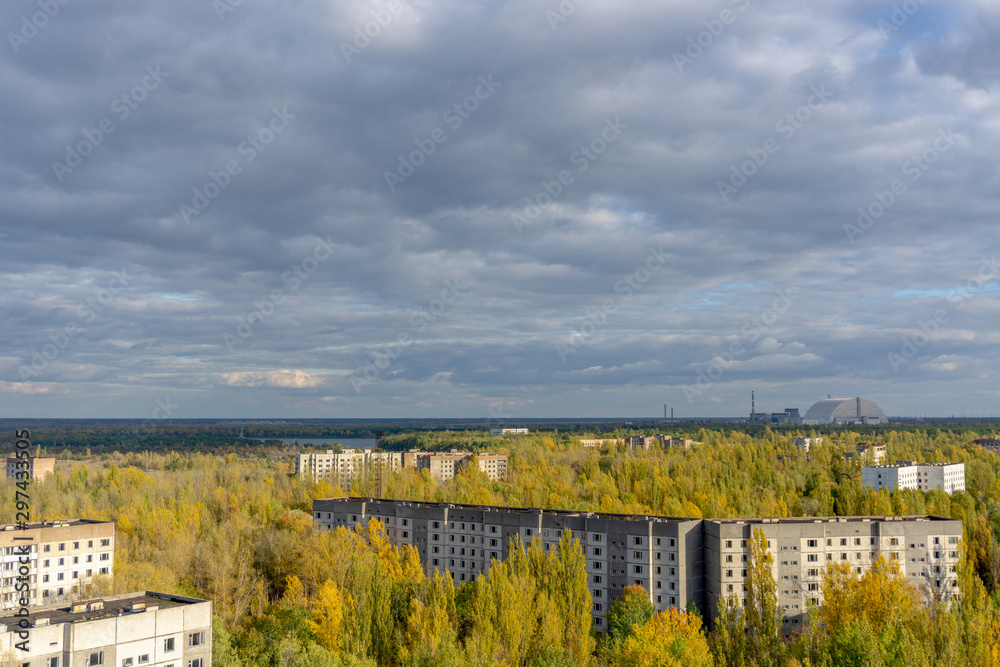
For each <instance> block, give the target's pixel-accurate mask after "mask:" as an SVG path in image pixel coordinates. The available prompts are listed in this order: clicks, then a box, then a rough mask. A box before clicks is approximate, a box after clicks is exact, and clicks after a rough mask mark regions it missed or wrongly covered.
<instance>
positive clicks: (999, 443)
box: [972, 438, 1000, 454]
mask: <svg viewBox="0 0 1000 667" xmlns="http://www.w3.org/2000/svg"><path fill="white" fill-rule="evenodd" d="M972 442H974V443H975V444H977V445H979V446H980V447H982V448H983V449H986V450H988V451H991V452H993V453H994V454H1000V439H998V438H980V439H979V440H973V441H972Z"/></svg>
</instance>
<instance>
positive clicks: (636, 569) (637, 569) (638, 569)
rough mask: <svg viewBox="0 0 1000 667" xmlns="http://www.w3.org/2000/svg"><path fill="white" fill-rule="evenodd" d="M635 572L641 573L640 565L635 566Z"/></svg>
mask: <svg viewBox="0 0 1000 667" xmlns="http://www.w3.org/2000/svg"><path fill="white" fill-rule="evenodd" d="M635 574H642V565H636V566H635Z"/></svg>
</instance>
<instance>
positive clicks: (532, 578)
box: [0, 427, 1000, 667]
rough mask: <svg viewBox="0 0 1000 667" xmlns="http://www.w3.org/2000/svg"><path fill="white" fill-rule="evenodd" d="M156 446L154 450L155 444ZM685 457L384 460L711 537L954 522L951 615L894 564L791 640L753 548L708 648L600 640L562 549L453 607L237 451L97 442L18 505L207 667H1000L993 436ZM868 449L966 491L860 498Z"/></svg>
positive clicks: (686, 642)
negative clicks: (869, 521)
mask: <svg viewBox="0 0 1000 667" xmlns="http://www.w3.org/2000/svg"><path fill="white" fill-rule="evenodd" d="M159 428H161V427H151V428H150V429H149V433H147V434H146V436H147V437H148V438H153V439H155V438H157V437H160V436H161V435H163V434H161V433H159V432H158V429H159ZM163 428H166V427H163ZM619 432H620V433H621V434H623V435H625V434H628V432H627V431H625V430H621V431H619ZM673 433H674V434H685V433H679V432H676V431H674V432H673ZM580 435H583V434H582V433H581V434H580ZM686 435H688V436H689V437H693V438H694V439H696V440H698V441H700V442H701V443H702V444H701V445H696V446H694V447H692V448H691V449H689V450H668V451H663V450H661V449H659V448H658V447H657V446H654V447H653V448H651V449H650V450H649V451H638V452H632V451H629V450H627V449H626V448H624V447H613V448H611V449H610V450H607V451H598V450H595V449H585V448H583V447H581V446H580V445H579V440H578V435H577V434H574V433H568V432H555V431H549V432H543V433H538V434H534V435H532V436H529V437H517V438H506V439H501V438H490V437H489V436H488V435H485V434H484V433H482V432H472V431H467V432H454V431H446V432H432V433H419V434H415V435H406V434H398V435H393V436H390V437H389V439H390V440H393V439H396V440H397V442H399V444H400V446H402V447H406V448H409V447H410V446H413V445H415V444H417V443H420V444H421V445H423V446H426V447H428V448H432V449H441V448H452V447H454V448H469V449H475V450H477V451H494V452H503V453H507V454H508V456H509V463H508V475H507V478H506V479H505V480H504V481H501V482H490V481H489V480H488V479H487V478H486V477H485V476H484V475H483V474H481V473H480V472H478V471H477V470H473V469H466V470H465V471H463V472H462V473H461V474H459V475H458V476H457V477H456V478H455V479H453V480H449V481H447V482H438V481H435V480H434V479H433V478H431V477H430V476H429V475H427V473H426V472H421V473H418V472H416V471H414V470H412V469H404V470H402V471H400V472H398V473H394V474H392V475H390V476H389V477H388V479H387V481H386V482H385V486H384V488H383V489H382V492H381V494H380V495H382V496H385V497H389V498H399V499H412V500H430V501H450V502H461V503H476V504H498V505H512V506H534V507H548V508H553V509H581V510H583V509H585V510H592V511H605V512H624V513H634V514H657V515H670V516H687V517H706V518H711V517H735V516H745V517H760V516H821V515H858V514H861V515H885V514H934V515H939V516H945V517H952V518H956V519H960V520H962V522H963V524H964V527H965V538H964V539H963V543H962V563H961V567H960V573H959V577H960V582H961V591H962V592H961V596H960V598H959V599H958V600H957V601H956V602H955V603H953V604H950V605H949V604H946V603H945V601H941V600H933V599H927V598H926V597H925V596H923V595H922V594H921V593H920V592H919V591H917V590H916V589H914V588H912V587H911V586H909V585H907V584H906V583H905V581H903V579H902V577H901V576H900V573H899V572H898V570H896V569H894V567H893V564H892V563H878V564H876V566H875V567H873V568H872V569H871V570H870V571H869V572H866V573H865V575H864V576H862V577H856V576H854V575H853V574H851V573H849V572H842V571H838V570H836V569H835V568H834V569H831V570H829V571H828V572H827V575H826V577H825V580H824V584H823V594H824V598H825V600H826V604H825V605H823V607H821V608H819V609H813V610H811V611H810V615H809V619H810V621H809V623H807V624H806V626H805V628H804V629H803V630H802V631H801V633H800V634H798V635H797V636H794V637H791V638H782V637H781V635H780V633H779V629H780V628H781V619H780V612H779V611H778V610H777V608H776V601H775V598H774V593H775V591H774V581H773V578H772V577H771V576H770V572H771V564H770V562H769V558H770V556H769V554H768V552H767V551H766V549H765V548H764V546H763V545H760V544H755V549H754V550H753V551H752V552H751V564H750V571H749V574H748V579H747V587H748V588H747V590H748V592H747V597H748V603H747V605H746V607H740V606H737V605H734V604H728V605H723V606H722V608H721V609H720V610H719V612H720V616H719V619H718V622H717V623H715V624H714V627H712V628H711V630H709V628H708V627H707V625H706V624H705V623H704V622H703V619H701V618H699V616H698V614H697V613H696V612H695V611H694V610H693V609H692V610H691V611H689V612H679V613H678V612H673V613H662V614H654V613H653V610H652V606H651V605H650V604H649V599H648V594H647V593H646V592H645V591H642V590H641V589H640V590H626V592H625V594H624V595H623V596H622V597H621V599H619V600H618V601H616V602H615V603H614V604H613V605H612V608H611V611H610V612H609V616H608V623H609V628H610V630H609V632H608V633H607V634H600V635H597V634H594V633H592V631H591V628H590V611H589V610H590V606H591V600H590V596H589V591H588V588H587V585H586V576H585V573H584V570H583V556H582V553H581V550H580V547H579V544H578V543H576V542H575V541H574V540H573V539H572V537H571V536H569V535H565V536H564V538H563V540H562V542H561V543H560V545H559V548H558V549H557V550H556V551H553V552H549V553H542V552H541V550H540V549H539V548H538V547H537V544H535V543H531V544H527V545H516V548H515V550H514V556H513V557H511V558H510V559H508V561H507V562H505V563H503V564H501V565H498V566H496V567H493V568H492V569H491V570H490V572H489V574H488V576H484V577H480V578H479V579H478V580H477V581H475V582H471V583H469V584H464V585H461V586H455V585H454V584H453V583H452V582H451V579H450V578H449V577H441V576H433V577H427V576H426V575H425V574H424V571H423V569H422V568H421V567H420V563H419V558H418V557H417V554H416V553H415V552H414V551H412V550H400V549H396V548H395V547H393V546H391V545H390V544H389V543H388V542H387V541H386V539H385V533H384V530H383V529H382V527H381V526H380V525H378V524H377V522H372V523H371V524H370V525H369V526H367V527H366V528H365V529H362V530H354V531H350V530H346V529H340V530H337V531H320V530H316V529H314V528H313V524H312V519H311V506H312V505H311V504H312V499H313V498H322V497H330V496H335V495H342V494H352V495H364V494H367V493H369V492H371V489H369V488H364V486H363V485H361V484H358V485H357V486H356V487H355V488H352V489H340V488H339V487H338V486H336V485H334V484H331V483H330V482H328V481H324V482H320V483H311V482H307V481H303V480H300V479H298V478H297V477H295V476H294V475H293V474H292V471H293V470H294V462H293V460H292V454H293V453H294V451H295V450H294V448H291V447H284V448H281V447H274V446H268V445H261V444H257V445H250V444H245V443H239V442H233V441H231V444H230V445H229V446H228V451H226V446H225V445H224V444H222V443H221V442H218V443H217V442H214V441H213V442H211V443H207V444H208V445H209V446H207V447H204V448H201V449H199V447H198V446H197V441H198V440H199V438H200V437H201V436H191V440H192V441H194V442H192V443H191V445H190V446H188V447H187V448H181V447H179V446H178V447H177V449H176V450H175V451H143V450H142V449H139V448H138V446H136V447H135V448H133V449H131V450H130V451H121V450H118V449H113V448H111V446H112V445H113V440H114V438H113V437H112V436H110V435H108V434H104V435H102V436H101V437H107V438H109V439H110V440H109V441H102V443H101V444H102V448H101V450H100V451H99V452H97V453H95V451H96V450H95V451H91V452H87V450H86V442H87V440H86V437H80V438H79V440H78V441H74V445H73V446H68V447H66V446H61V445H58V444H56V442H58V441H57V440H53V441H49V443H47V444H45V446H44V447H40V448H39V453H47V454H49V455H56V456H58V457H59V458H60V462H59V466H58V468H57V472H56V474H54V475H52V476H51V477H49V478H48V479H47V480H46V481H44V482H40V483H35V484H33V485H32V486H31V489H30V494H31V501H32V514H33V517H32V518H33V519H34V520H41V519H57V518H71V517H83V518H92V519H106V520H111V521H114V522H115V523H116V526H117V537H116V555H115V558H116V561H115V576H114V578H113V579H111V580H107V581H98V582H95V585H94V589H93V590H89V591H84V592H81V596H87V595H92V594H108V593H111V592H127V591H134V590H140V589H142V590H156V591H164V592H174V593H180V594H187V595H192V596H195V597H204V598H207V599H211V600H213V604H214V612H215V616H216V622H215V633H214V645H213V651H214V664H215V665H217V666H219V667H230V666H241V665H242V666H247V667H249V666H257V665H262V666H263V665H281V666H282V667H292V666H297V665H303V666H304V665H330V666H339V665H365V666H375V665H378V666H382V665H385V666H397V665H398V666H409V665H421V666H423V665H427V666H430V665H455V666H460V665H469V666H472V665H494V664H500V665H509V666H511V667H514V666H518V667H520V666H527V665H532V666H535V667H541V666H544V665H551V666H563V665H565V666H567V667H568V666H569V665H608V666H609V667H612V666H615V665H623V666H624V665H720V666H721V665H780V666H789V667H790V666H793V665H816V666H818V665H831V666H832V665H992V664H998V665H1000V611H998V609H1000V606H998V603H1000V547H998V544H997V538H996V535H997V531H998V529H1000V525H998V523H997V522H998V512H997V508H998V505H1000V483H998V479H997V472H998V466H1000V459H998V458H997V456H996V455H995V454H993V453H991V452H987V451H985V450H984V449H982V448H981V447H978V446H976V445H974V444H973V443H972V440H974V439H975V438H977V437H985V436H990V435H993V434H992V433H990V432H988V431H986V430H984V429H981V430H978V431H977V430H976V429H968V428H955V429H944V430H941V429H931V430H928V429H926V428H894V427H889V428H883V429H881V430H877V431H874V432H871V431H869V432H859V431H854V430H836V431H834V430H829V431H826V432H825V433H824V434H823V437H824V438H825V441H824V444H823V445H821V446H818V447H814V448H813V449H812V451H810V452H809V453H808V454H806V453H804V452H800V451H798V450H797V449H796V448H795V447H794V446H793V445H792V444H791V440H790V438H791V437H793V436H795V435H810V433H809V432H806V431H802V430H799V431H796V430H789V429H784V430H781V431H772V430H770V429H757V430H755V431H754V432H752V433H751V432H745V431H740V430H738V429H736V430H733V429H728V428H726V429H723V428H715V429H706V428H703V429H699V430H698V431H692V432H690V433H686ZM120 437H123V436H120ZM876 440H877V441H878V442H882V443H884V444H886V446H887V452H888V459H889V460H896V459H912V460H917V461H929V462H939V461H960V462H964V463H965V464H966V489H967V490H966V491H965V492H961V493H956V494H953V495H951V496H948V495H947V494H944V493H943V492H935V491H932V492H927V493H924V492H916V491H905V492H898V493H893V494H890V493H889V492H887V491H881V492H871V491H863V490H862V489H861V488H860V472H859V469H858V468H857V466H852V465H851V464H850V463H848V462H846V461H845V460H844V458H843V456H842V452H843V451H844V450H846V449H848V448H850V447H853V445H854V444H856V443H858V442H864V441H869V442H871V441H876ZM39 442H45V441H44V440H42V439H39ZM105 446H107V448H105ZM122 449H125V448H122ZM3 485H4V486H3V493H6V494H7V496H8V497H9V498H10V499H11V502H9V503H0V521H3V522H7V523H9V522H13V518H14V516H13V511H14V503H13V498H14V491H15V487H14V485H13V482H12V481H11V480H5V481H4V482H3ZM761 539H762V538H761Z"/></svg>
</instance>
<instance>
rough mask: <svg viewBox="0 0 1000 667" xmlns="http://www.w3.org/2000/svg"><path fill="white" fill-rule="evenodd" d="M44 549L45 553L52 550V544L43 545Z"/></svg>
mask: <svg viewBox="0 0 1000 667" xmlns="http://www.w3.org/2000/svg"><path fill="white" fill-rule="evenodd" d="M42 551H44V552H45V553H48V552H50V551H52V545H51V544H46V545H45V546H43V547H42Z"/></svg>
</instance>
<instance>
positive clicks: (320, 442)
mask: <svg viewBox="0 0 1000 667" xmlns="http://www.w3.org/2000/svg"><path fill="white" fill-rule="evenodd" d="M254 440H258V441H260V442H264V441H265V440H281V441H282V442H283V443H285V444H286V445H294V444H295V443H298V444H300V445H302V446H304V447H305V446H308V447H316V448H317V449H324V448H325V449H329V448H331V447H333V446H334V445H335V444H337V443H338V442H339V443H340V444H341V445H342V446H343V447H344V449H371V448H372V447H374V446H375V438H254Z"/></svg>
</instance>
